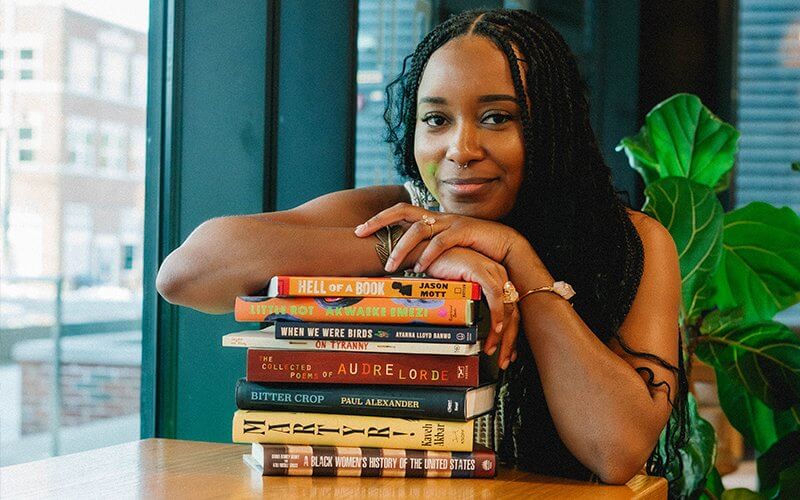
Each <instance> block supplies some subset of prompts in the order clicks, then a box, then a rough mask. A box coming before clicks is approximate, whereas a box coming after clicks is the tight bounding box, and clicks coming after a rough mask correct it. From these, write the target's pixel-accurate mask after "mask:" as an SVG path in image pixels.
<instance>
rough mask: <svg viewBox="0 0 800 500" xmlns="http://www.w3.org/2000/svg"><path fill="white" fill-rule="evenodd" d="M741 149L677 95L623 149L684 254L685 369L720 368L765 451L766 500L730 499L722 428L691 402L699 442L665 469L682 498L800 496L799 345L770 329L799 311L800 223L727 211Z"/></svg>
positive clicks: (728, 394) (752, 209)
mask: <svg viewBox="0 0 800 500" xmlns="http://www.w3.org/2000/svg"><path fill="white" fill-rule="evenodd" d="M738 140H739V132H738V131H737V130H736V129H735V128H734V127H732V126H731V125H729V124H727V123H725V122H723V121H722V120H720V119H719V118H718V117H716V116H714V114H713V113H711V112H710V111H709V110H708V109H707V108H706V107H705V106H703V104H702V103H701V102H700V99H699V98H698V97H697V96H694V95H691V94H678V95H675V96H673V97H671V98H669V99H667V100H666V101H664V102H662V103H661V104H659V105H657V106H656V107H655V108H653V110H652V111H650V113H648V115H647V117H646V119H645V124H644V125H643V126H642V128H641V130H640V131H639V133H638V134H636V135H634V136H630V137H626V138H624V139H622V141H621V142H620V144H619V145H618V146H617V150H618V151H619V150H624V151H625V154H626V155H627V156H628V160H629V163H630V165H631V167H633V168H634V169H635V170H636V171H637V172H639V173H640V174H641V176H642V178H643V179H644V183H645V196H646V201H645V204H644V206H643V208H642V209H643V211H644V212H646V213H647V214H649V215H650V216H652V217H654V218H655V219H657V220H658V221H659V222H661V224H663V225H664V226H665V227H666V228H667V229H668V230H669V232H670V234H671V235H672V237H673V239H674V241H675V244H676V247H677V249H678V254H679V258H680V268H681V278H682V289H681V292H682V307H681V313H680V329H681V332H682V334H683V339H684V346H685V350H686V353H685V355H686V359H687V360H691V359H695V358H696V359H699V360H700V362H702V363H704V364H706V365H708V366H709V367H711V368H712V369H713V370H714V372H715V374H716V380H717V391H718V396H719V402H720V405H721V407H722V410H723V411H724V413H725V415H726V416H727V418H728V420H730V422H731V423H732V424H733V426H734V427H735V428H736V429H737V430H738V431H739V432H740V433H741V434H742V435H743V436H744V439H745V440H746V442H747V443H749V444H750V445H751V446H753V448H754V449H755V450H756V453H757V460H756V462H757V468H758V479H759V486H760V487H759V493H755V492H749V491H748V490H742V489H736V490H728V491H723V486H722V482H721V480H720V476H719V473H718V472H717V470H716V468H715V467H714V456H715V452H716V438H715V436H714V430H713V428H712V427H711V425H709V424H708V422H706V421H705V420H703V419H702V418H701V417H700V416H699V415H698V413H697V407H696V402H695V400H694V398H693V397H692V396H691V395H690V401H689V410H690V423H691V439H690V442H689V445H688V446H687V447H686V448H685V449H684V450H682V451H681V458H682V461H681V462H682V463H681V464H678V463H675V464H672V465H671V469H670V470H669V471H668V477H669V476H672V477H674V476H676V475H677V472H678V467H679V466H680V467H682V472H683V476H684V477H683V479H682V480H680V481H679V482H678V483H677V484H676V485H673V486H676V487H674V488H672V489H671V491H670V495H671V496H675V497H682V498H683V497H690V498H700V497H705V498H733V497H736V498H750V497H753V498H776V497H777V496H779V495H787V494H789V492H794V493H795V494H796V493H797V492H800V339H799V338H798V336H797V335H796V334H795V333H794V332H793V331H792V330H790V329H789V328H788V327H787V326H785V325H783V324H781V323H779V322H776V321H774V320H773V317H774V315H775V314H776V313H777V312H779V311H781V310H783V309H785V308H787V307H789V306H791V305H793V304H795V303H797V302H798V301H800V217H798V215H797V214H796V213H795V212H794V211H792V210H791V209H789V208H786V207H784V208H776V207H774V206H772V205H770V204H767V203H762V202H754V203H750V204H749V205H747V206H744V207H741V208H738V209H735V210H731V211H729V212H727V213H726V212H725V211H724V210H723V207H722V204H721V203H720V202H719V200H718V199H717V196H716V194H717V193H719V192H721V191H724V190H726V189H728V186H729V183H730V179H731V172H732V168H733V164H734V156H735V154H736V151H737V144H738ZM686 366H687V367H688V366H691V363H688V362H687V363H686ZM663 445H664V436H662V441H661V444H660V446H663Z"/></svg>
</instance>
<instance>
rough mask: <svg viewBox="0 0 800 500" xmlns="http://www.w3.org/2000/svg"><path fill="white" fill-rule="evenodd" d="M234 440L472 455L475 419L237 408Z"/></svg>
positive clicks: (240, 441)
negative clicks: (418, 417)
mask: <svg viewBox="0 0 800 500" xmlns="http://www.w3.org/2000/svg"><path fill="white" fill-rule="evenodd" d="M233 441H234V442H236V443H267V444H301V445H303V444H304V445H312V446H313V445H319V446H363V447H367V448H399V449H403V448H407V449H412V450H437V451H472V443H473V421H472V420H469V421H467V422H451V421H446V420H416V419H407V418H392V417H365V416H361V415H327V414H324V413H293V412H269V411H253V410H236V413H234V415H233Z"/></svg>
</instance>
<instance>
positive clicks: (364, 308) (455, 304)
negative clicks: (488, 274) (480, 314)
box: [234, 296, 474, 326]
mask: <svg viewBox="0 0 800 500" xmlns="http://www.w3.org/2000/svg"><path fill="white" fill-rule="evenodd" d="M473 307H474V302H473V301H471V300H465V299H442V300H434V299H391V298H385V297H364V298H361V297H345V298H330V297H328V298H324V297H288V298H282V297H263V296H248V297H236V303H235V305H234V315H235V318H236V321H259V322H261V321H275V320H279V319H283V320H289V321H316V322H328V323H381V324H385V323H389V324H392V323H394V324H397V323H422V324H433V325H449V326H464V325H472V322H473Z"/></svg>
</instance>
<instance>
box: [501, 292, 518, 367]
mask: <svg viewBox="0 0 800 500" xmlns="http://www.w3.org/2000/svg"><path fill="white" fill-rule="evenodd" d="M509 306H510V307H509ZM506 307H509V308H510V309H511V314H510V318H511V320H510V321H508V322H507V323H506V324H505V328H504V329H503V338H502V340H501V341H500V354H499V356H498V357H497V361H498V363H499V365H500V368H501V369H503V370H505V369H507V368H508V365H509V364H511V362H512V361H514V360H515V359H516V354H515V350H514V346H515V345H516V343H517V335H518V334H519V309H518V308H517V304H516V303H514V304H507V305H506Z"/></svg>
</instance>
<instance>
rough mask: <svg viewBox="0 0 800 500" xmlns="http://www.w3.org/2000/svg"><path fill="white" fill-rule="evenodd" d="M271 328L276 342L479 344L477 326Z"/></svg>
mask: <svg viewBox="0 0 800 500" xmlns="http://www.w3.org/2000/svg"><path fill="white" fill-rule="evenodd" d="M274 324H275V338H277V339H313V340H318V339H322V340H326V339H335V340H372V341H384V342H424V343H426V344H429V343H442V344H474V343H475V342H477V341H478V327H477V326H437V325H421V326H419V325H380V324H371V323H354V324H351V323H300V322H297V321H283V320H276V321H275V323H274Z"/></svg>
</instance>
